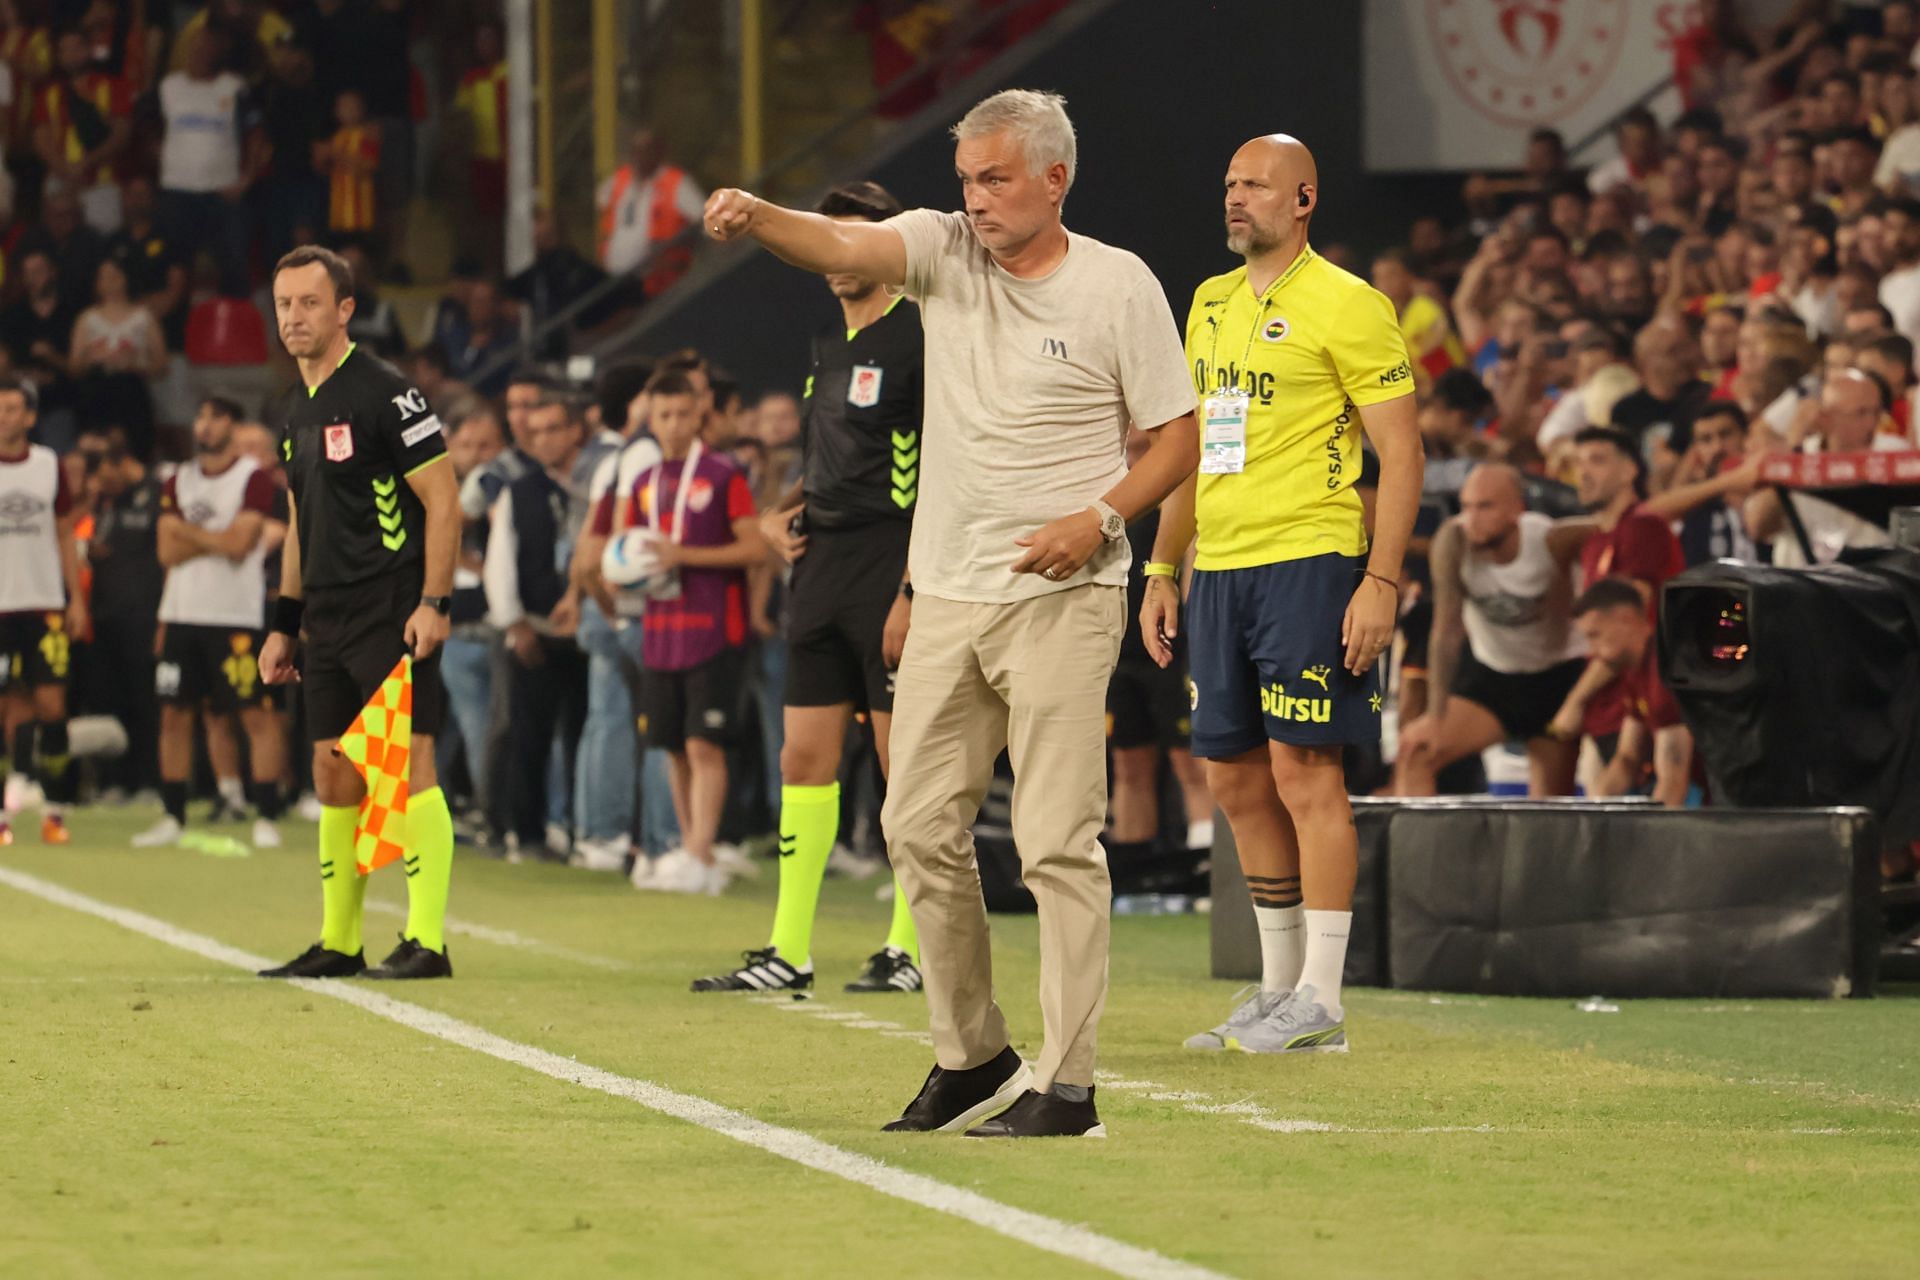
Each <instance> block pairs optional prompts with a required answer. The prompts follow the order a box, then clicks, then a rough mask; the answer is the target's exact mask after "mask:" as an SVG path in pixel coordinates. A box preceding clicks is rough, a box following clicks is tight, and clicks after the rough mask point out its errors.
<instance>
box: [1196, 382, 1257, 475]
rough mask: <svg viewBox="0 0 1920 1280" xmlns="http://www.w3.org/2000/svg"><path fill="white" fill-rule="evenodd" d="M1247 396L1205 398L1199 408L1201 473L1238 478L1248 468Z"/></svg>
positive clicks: (1233, 395) (1232, 395) (1229, 395)
mask: <svg viewBox="0 0 1920 1280" xmlns="http://www.w3.org/2000/svg"><path fill="white" fill-rule="evenodd" d="M1250 403H1251V401H1250V399H1249V398H1248V397H1247V396H1243V395H1237V394H1228V395H1219V396H1208V397H1207V398H1206V400H1205V402H1204V403H1203V404H1202V405H1201V412H1202V414H1203V418H1202V421H1201V424H1200V474H1201V475H1203V476H1237V475H1239V474H1240V473H1241V472H1242V471H1245V470H1246V469H1247V406H1248V405H1249V404H1250Z"/></svg>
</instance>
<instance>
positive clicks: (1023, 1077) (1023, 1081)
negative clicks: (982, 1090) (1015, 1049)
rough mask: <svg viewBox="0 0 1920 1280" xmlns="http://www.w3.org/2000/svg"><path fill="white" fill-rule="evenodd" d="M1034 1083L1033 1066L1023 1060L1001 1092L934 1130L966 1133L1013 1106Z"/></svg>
mask: <svg viewBox="0 0 1920 1280" xmlns="http://www.w3.org/2000/svg"><path fill="white" fill-rule="evenodd" d="M1032 1083H1033V1068H1032V1067H1030V1066H1028V1065H1027V1064H1026V1063H1025V1062H1022V1063H1021V1064H1020V1069H1019V1070H1018V1071H1016V1072H1014V1073H1013V1074H1012V1075H1011V1076H1009V1077H1008V1078H1007V1082H1006V1083H1005V1084H1003V1085H1001V1086H1000V1090H999V1092H997V1093H995V1094H994V1095H993V1096H992V1097H991V1098H988V1099H987V1100H986V1101H985V1102H982V1103H980V1104H979V1105H977V1106H974V1107H970V1108H968V1109H967V1110H965V1111H963V1112H961V1113H960V1114H959V1115H957V1116H955V1117H954V1118H953V1119H951V1120H949V1121H947V1122H946V1123H945V1124H943V1125H941V1126H940V1127H939V1128H938V1129H936V1130H934V1132H935V1133H964V1132H965V1131H966V1130H968V1129H971V1128H973V1126H974V1124H975V1123H976V1122H978V1121H981V1120H985V1119H986V1118H987V1117H988V1116H991V1115H998V1114H999V1113H1000V1112H1002V1111H1005V1110H1006V1109H1007V1108H1008V1107H1010V1106H1012V1105H1013V1103H1014V1100H1015V1099H1016V1098H1018V1097H1019V1096H1020V1095H1021V1094H1023V1093H1025V1092H1026V1091H1027V1086H1028V1085H1030V1084H1032Z"/></svg>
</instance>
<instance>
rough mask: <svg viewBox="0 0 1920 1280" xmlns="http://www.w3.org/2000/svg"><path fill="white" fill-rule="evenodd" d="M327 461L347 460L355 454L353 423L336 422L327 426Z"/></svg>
mask: <svg viewBox="0 0 1920 1280" xmlns="http://www.w3.org/2000/svg"><path fill="white" fill-rule="evenodd" d="M325 430H326V433H327V461H328V462H345V461H346V460H347V459H348V458H351V457H352V456H353V424H352V423H349V422H336V423H334V424H333V425H332V426H329V427H327V428H326V429H325Z"/></svg>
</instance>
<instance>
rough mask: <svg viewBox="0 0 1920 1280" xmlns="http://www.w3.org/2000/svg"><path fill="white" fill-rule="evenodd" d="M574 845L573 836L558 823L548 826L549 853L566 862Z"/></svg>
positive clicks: (550, 823)
mask: <svg viewBox="0 0 1920 1280" xmlns="http://www.w3.org/2000/svg"><path fill="white" fill-rule="evenodd" d="M572 845H573V834H572V833H571V832H569V831H568V830H567V829H566V828H565V827H563V826H561V825H560V824H559V823H557V822H549V823H548V824H547V852H548V853H551V854H552V855H553V856H554V857H556V858H559V859H561V860H562V861H564V860H565V859H566V857H567V853H568V851H569V850H570V849H571V847H572Z"/></svg>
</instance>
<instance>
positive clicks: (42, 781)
mask: <svg viewBox="0 0 1920 1280" xmlns="http://www.w3.org/2000/svg"><path fill="white" fill-rule="evenodd" d="M36 407H37V405H36V397H35V395H34V392H33V387H32V385H31V384H29V383H27V382H26V381H24V380H22V379H19V378H13V377H0V710H4V715H5V721H6V733H7V741H8V742H9V743H11V744H12V747H13V755H12V759H11V761H9V762H8V763H9V764H10V766H11V768H10V771H9V772H8V774H7V780H6V808H5V810H4V811H0V845H9V844H12V843H13V825H12V818H13V815H14V813H16V812H17V811H19V809H20V808H21V807H22V806H23V805H24V804H25V803H27V802H28V800H29V796H30V793H31V786H30V783H32V782H38V783H39V785H40V789H41V792H42V794H43V796H44V797H45V800H44V803H43V805H42V807H41V811H40V838H41V840H42V841H43V842H44V843H47V844H66V843H67V841H68V839H69V836H68V834H67V826H66V817H65V811H64V806H65V805H67V804H69V803H71V802H72V800H73V785H74V776H73V769H72V763H73V761H72V757H71V754H70V753H69V751H68V748H67V669H68V666H69V661H70V655H71V651H72V644H73V641H74V639H76V638H80V639H84V638H85V637H86V635H87V632H88V630H89V628H90V623H89V621H88V618H87V603H86V597H85V596H84V595H83V594H82V593H81V591H80V557H79V555H78V553H77V551H76V550H75V547H74V541H73V496H72V494H71V493H69V492H68V490H67V482H66V477H65V474H64V473H63V472H62V471H61V469H60V459H59V457H58V456H56V455H55V453H54V452H53V450H51V449H49V448H47V447H46V446H45V445H38V444H29V443H28V442H27V434H28V432H30V431H32V430H33V420H34V411H35V409H36Z"/></svg>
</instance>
